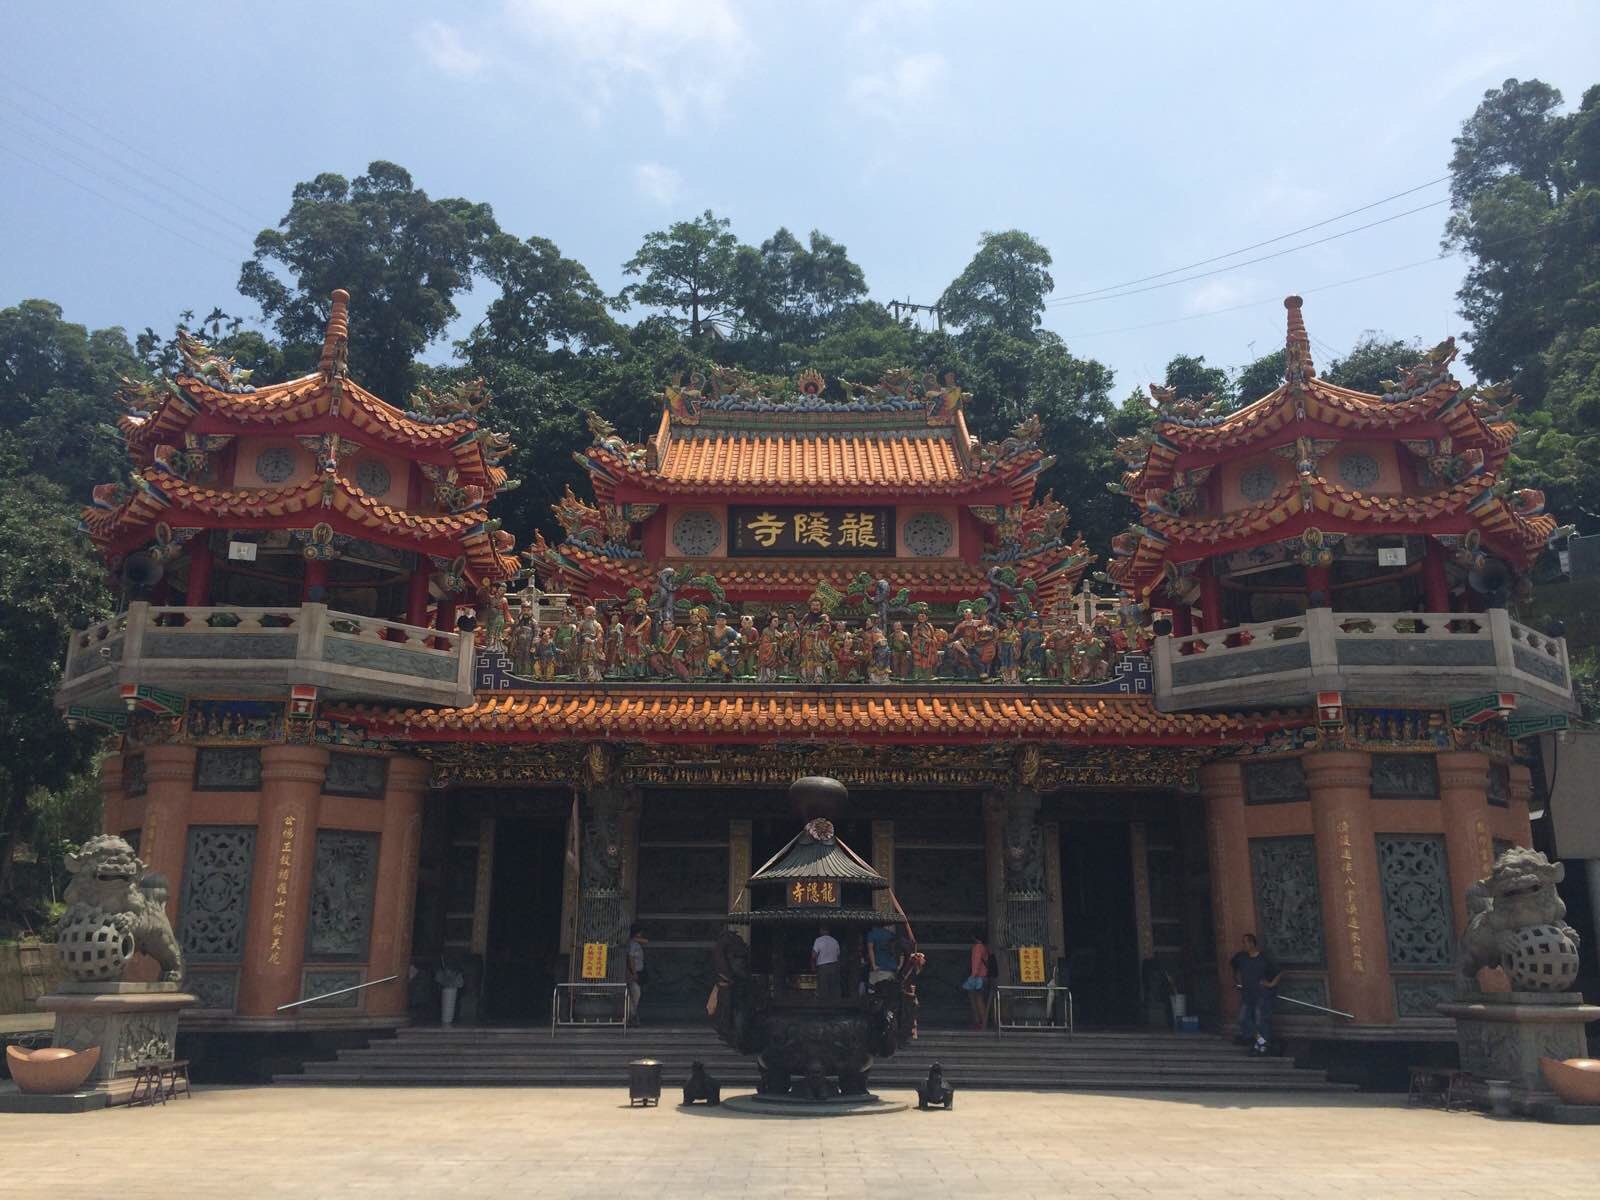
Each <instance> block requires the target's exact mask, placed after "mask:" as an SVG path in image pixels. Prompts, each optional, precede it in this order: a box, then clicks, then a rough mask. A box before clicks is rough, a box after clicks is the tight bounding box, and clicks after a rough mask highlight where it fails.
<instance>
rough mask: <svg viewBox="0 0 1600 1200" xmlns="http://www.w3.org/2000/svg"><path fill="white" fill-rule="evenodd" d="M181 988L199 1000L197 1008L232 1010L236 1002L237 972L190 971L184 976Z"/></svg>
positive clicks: (237, 989)
mask: <svg viewBox="0 0 1600 1200" xmlns="http://www.w3.org/2000/svg"><path fill="white" fill-rule="evenodd" d="M183 990H184V991H186V992H188V993H189V994H190V995H191V996H193V997H195V999H197V1000H198V1001H199V1002H200V1003H199V1004H198V1005H196V1007H197V1008H204V1009H214V1010H220V1011H223V1012H232V1011H233V1010H234V1007H235V1006H236V1004H237V1002H238V995H239V972H238V971H236V970H234V971H190V972H189V973H188V974H187V975H185V976H184V980H183Z"/></svg>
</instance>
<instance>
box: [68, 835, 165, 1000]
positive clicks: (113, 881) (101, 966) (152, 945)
mask: <svg viewBox="0 0 1600 1200" xmlns="http://www.w3.org/2000/svg"><path fill="white" fill-rule="evenodd" d="M67 870H68V871H69V872H71V874H72V881H71V882H70V883H68V884H67V891H66V896H65V899H66V902H67V911H66V912H65V913H64V914H63V915H62V918H61V932H60V934H59V936H58V937H57V945H58V946H59V947H60V951H61V961H62V965H63V966H64V967H65V968H66V970H67V973H68V974H70V975H71V976H72V977H73V978H74V979H77V980H79V981H80V982H114V981H115V980H117V979H119V978H120V977H121V975H122V971H123V968H124V967H125V966H126V965H127V963H128V960H129V959H131V958H132V957H133V956H134V954H136V953H137V952H138V951H140V950H143V951H144V952H145V953H146V954H148V955H149V956H150V957H151V958H153V959H155V960H156V962H157V963H158V964H160V967H161V979H162V982H164V983H176V982H177V981H178V980H180V979H182V978H183V951H182V950H180V949H179V948H178V939H177V938H176V937H175V936H174V935H173V932H172V923H171V922H170V921H168V920H167V908H166V905H167V881H166V877H165V876H162V875H155V874H147V873H146V872H145V865H144V863H143V862H142V861H141V860H140V859H139V857H138V856H137V855H136V854H134V852H133V847H132V846H130V845H128V843H127V842H126V841H124V840H123V839H122V838H119V837H115V836H112V835H109V834H102V835H101V836H99V837H94V838H90V839H89V840H88V841H87V842H85V843H84V844H83V845H82V846H80V847H79V848H78V851H77V853H75V854H69V855H68V856H67Z"/></svg>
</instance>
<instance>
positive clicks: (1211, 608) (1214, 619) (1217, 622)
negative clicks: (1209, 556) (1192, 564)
mask: <svg viewBox="0 0 1600 1200" xmlns="http://www.w3.org/2000/svg"><path fill="white" fill-rule="evenodd" d="M1214 563H1215V560H1208V561H1206V562H1205V563H1202V564H1201V566H1200V570H1199V579H1200V632H1201V633H1210V632H1211V631H1212V630H1214V629H1221V628H1222V581H1221V580H1219V579H1218V578H1217V573H1216V570H1215V565H1214Z"/></svg>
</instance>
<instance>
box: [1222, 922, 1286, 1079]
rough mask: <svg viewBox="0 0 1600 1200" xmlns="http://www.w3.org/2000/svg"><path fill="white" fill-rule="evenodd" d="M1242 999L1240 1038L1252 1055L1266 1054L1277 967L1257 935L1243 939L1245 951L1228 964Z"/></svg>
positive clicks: (1240, 1007) (1270, 1029)
mask: <svg viewBox="0 0 1600 1200" xmlns="http://www.w3.org/2000/svg"><path fill="white" fill-rule="evenodd" d="M1229 965H1230V966H1232V967H1233V986H1234V987H1236V988H1238V989H1239V991H1240V992H1241V993H1242V994H1241V995H1240V997H1239V1036H1240V1037H1241V1038H1242V1039H1244V1042H1245V1044H1246V1045H1247V1046H1249V1047H1250V1053H1252V1054H1265V1053H1266V1052H1267V1039H1268V1038H1269V1037H1270V1036H1271V1034H1272V991H1273V989H1274V988H1276V987H1277V986H1278V964H1277V963H1276V962H1274V961H1273V958H1272V956H1271V955H1270V954H1265V953H1263V952H1262V950H1261V945H1260V943H1259V942H1257V941H1256V935H1255V934H1253V933H1247V934H1245V935H1244V949H1243V950H1241V951H1240V952H1239V953H1238V954H1235V955H1234V956H1233V958H1232V959H1230V960H1229Z"/></svg>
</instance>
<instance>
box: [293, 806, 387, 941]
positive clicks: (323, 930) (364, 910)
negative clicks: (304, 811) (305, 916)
mask: <svg viewBox="0 0 1600 1200" xmlns="http://www.w3.org/2000/svg"><path fill="white" fill-rule="evenodd" d="M377 877H378V835H377V834H375V833H347V832H343V831H341V830H333V829H322V830H319V831H318V832H317V857H316V864H315V866H314V867H313V868H312V873H311V922H310V929H309V930H308V931H307V935H306V958H307V960H308V961H312V962H328V961H337V960H339V959H347V960H360V959H364V958H366V956H367V941H368V939H369V937H370V936H371V933H372V898H373V889H374V887H375V886H376V884H377Z"/></svg>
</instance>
